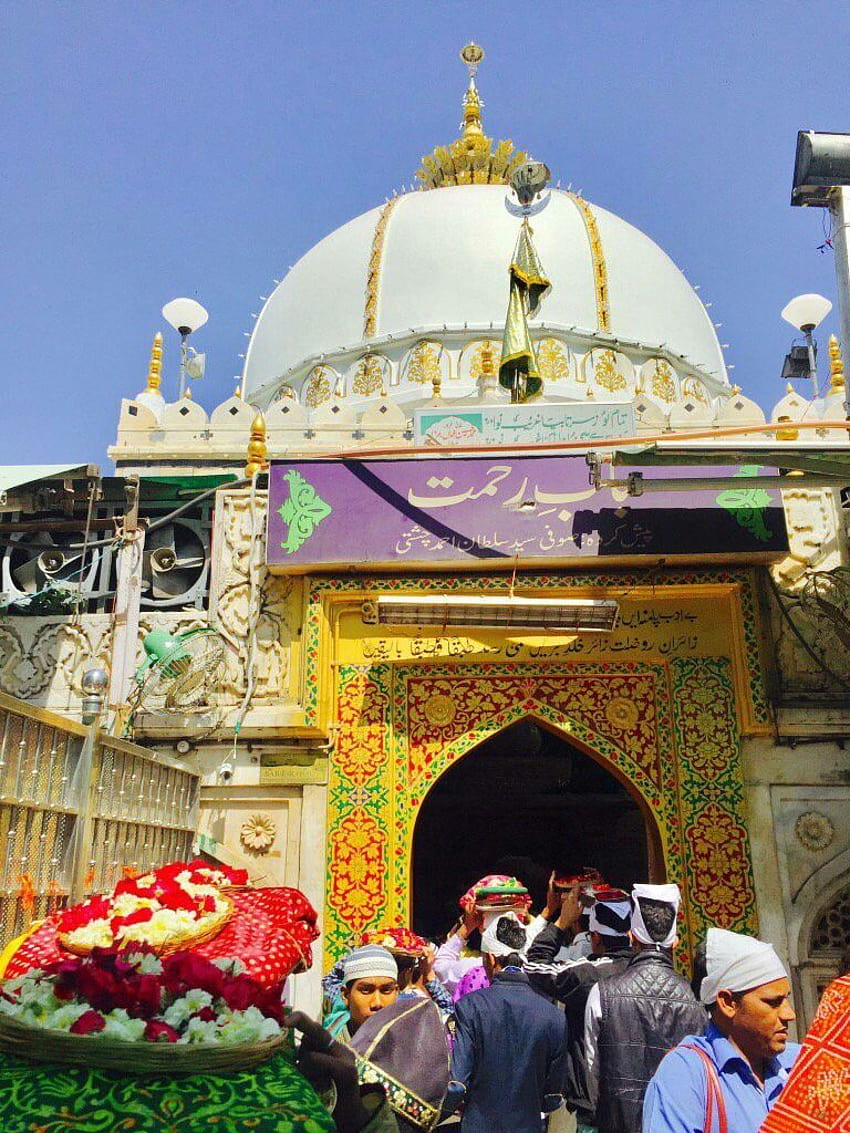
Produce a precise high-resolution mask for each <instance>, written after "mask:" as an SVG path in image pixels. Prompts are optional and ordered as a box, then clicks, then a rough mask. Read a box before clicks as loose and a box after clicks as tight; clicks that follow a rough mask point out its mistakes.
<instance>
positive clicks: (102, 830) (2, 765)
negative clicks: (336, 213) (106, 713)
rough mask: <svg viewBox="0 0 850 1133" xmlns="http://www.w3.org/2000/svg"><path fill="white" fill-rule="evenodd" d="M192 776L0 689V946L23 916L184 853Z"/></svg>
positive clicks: (192, 810)
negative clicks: (6, 693)
mask: <svg viewBox="0 0 850 1133" xmlns="http://www.w3.org/2000/svg"><path fill="white" fill-rule="evenodd" d="M199 794H200V778H199V776H198V775H197V774H196V773H195V772H193V771H191V770H190V769H188V768H186V767H185V766H183V765H182V764H180V763H179V762H178V761H177V760H172V759H169V758H168V757H167V756H164V755H162V754H160V753H159V752H154V751H151V750H150V749H148V748H143V747H139V746H138V745H136V744H132V743H128V742H126V741H125V740H118V739H115V738H114V737H112V736H107V735H105V734H104V733H103V732H101V731H100V730H99V729H98V728H97V727H96V726H94V725H93V726H92V727H89V728H87V727H85V726H84V725H82V724H78V723H76V722H75V721H73V720H68V719H66V718H64V717H62V716H57V715H56V714H55V713H52V712H47V711H45V710H44V709H41V708H33V707H31V706H30V705H28V704H26V703H24V702H23V701H20V700H15V699H14V698H13V697H10V696H6V695H4V694H3V693H0V949H2V948H3V947H5V946H6V944H8V943H9V941H10V940H12V939H14V937H15V936H17V935H18V934H19V933H21V932H23V930H24V929H25V928H26V927H27V925H28V924H29V923H30V922H31V921H32V920H36V919H39V918H41V917H45V916H48V915H50V914H51V913H53V912H55V911H56V910H57V909H59V908H62V907H63V906H65V905H66V904H68V903H69V902H73V901H77V900H82V898H83V897H84V896H86V895H87V894H89V893H97V892H103V891H104V890H107V889H110V888H111V887H112V886H113V885H115V883H116V882H117V881H119V880H120V879H121V877H122V876H125V875H130V876H132V875H133V874H136V873H145V872H146V871H147V870H149V869H152V868H154V867H156V866H158V865H162V864H163V863H165V862H167V861H174V860H179V859H180V858H184V857H186V856H187V855H189V854H190V853H191V849H192V842H193V840H194V838H195V834H196V828H197V815H198V800H199Z"/></svg>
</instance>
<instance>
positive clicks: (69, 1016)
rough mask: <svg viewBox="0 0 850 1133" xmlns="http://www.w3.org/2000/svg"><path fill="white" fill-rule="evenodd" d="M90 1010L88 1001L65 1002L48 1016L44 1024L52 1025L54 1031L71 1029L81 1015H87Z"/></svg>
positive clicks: (46, 1025)
mask: <svg viewBox="0 0 850 1133" xmlns="http://www.w3.org/2000/svg"><path fill="white" fill-rule="evenodd" d="M88 1010H89V1006H88V1004H87V1003H64V1004H63V1005H62V1006H61V1007H59V1008H57V1010H56V1011H54V1012H53V1014H52V1015H48V1016H47V1017H46V1019H45V1021H44V1026H45V1027H50V1029H51V1030H53V1031H70V1029H71V1027H72V1026H73V1025H74V1023H76V1021H77V1020H78V1019H79V1017H80V1016H81V1015H85V1013H86V1012H87V1011H88Z"/></svg>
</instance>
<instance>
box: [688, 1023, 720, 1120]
mask: <svg viewBox="0 0 850 1133" xmlns="http://www.w3.org/2000/svg"><path fill="white" fill-rule="evenodd" d="M683 1046H684V1049H685V1050H693V1051H695V1052H696V1053H697V1054H698V1055H699V1056H700V1058H701V1059H702V1064H703V1067H704V1069H705V1126H704V1129H705V1133H711V1127H712V1125H713V1124H714V1114H715V1111H716V1112H717V1133H729V1120H728V1118H727V1116H726V1103H725V1102H724V1100H723V1094H722V1093H721V1090H720V1078H719V1076H718V1073H717V1067H716V1066H715V1065H714V1062H713V1061H712V1060H711V1059H710V1058H709V1056H708V1055H707V1054H706V1052H705V1051H704V1050H703V1049H702V1047H699V1046H694V1045H693V1044H692V1043H683Z"/></svg>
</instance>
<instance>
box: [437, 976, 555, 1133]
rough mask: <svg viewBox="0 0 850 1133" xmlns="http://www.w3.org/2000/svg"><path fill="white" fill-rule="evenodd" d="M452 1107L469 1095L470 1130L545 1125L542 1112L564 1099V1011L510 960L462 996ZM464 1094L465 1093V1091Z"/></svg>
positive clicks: (506, 1131)
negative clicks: (490, 978) (485, 982)
mask: <svg viewBox="0 0 850 1133" xmlns="http://www.w3.org/2000/svg"><path fill="white" fill-rule="evenodd" d="M455 1023H456V1026H457V1031H456V1035H455V1046H454V1052H453V1054H452V1071H451V1076H452V1079H453V1081H452V1083H451V1086H450V1088H449V1102H448V1105H447V1107H446V1108H447V1109H448V1110H451V1109H452V1108H456V1106H457V1103H458V1102H459V1101H460V1100H461V1097H462V1099H463V1101H464V1102H465V1107H464V1111H463V1119H462V1121H461V1130H462V1133H540V1112H541V1110H543V1109H547V1110H548V1109H554V1108H556V1107H557V1106H558V1105H559V1104H560V1101H561V1097H560V1095H561V1091H562V1089H563V1084H564V1072H565V1069H566V1040H567V1027H566V1019H565V1018H564V1013H563V1012H562V1011H561V1010H560V1009H559V1008H557V1007H555V1006H554V1004H552V1003H550V1002H549V1001H548V1000H546V999H544V998H543V996H542V995H538V994H537V992H536V991H534V989H533V988H532V987H531V985H530V984H529V982H528V976H526V974H525V973H524V972H521V971H519V970H518V969H516V968H508V969H506V970H505V971H502V972H499V973H497V974H496V975H495V976H494V977H493V983H492V984H491V986H490V987H486V988H482V989H481V990H480V991H473V992H471V993H470V994H469V995H466V996H464V998H463V999H460V1000H458V1002H457V1003H456V1004H455ZM459 1095H460V1096H459Z"/></svg>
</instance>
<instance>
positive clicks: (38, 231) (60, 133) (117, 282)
mask: <svg viewBox="0 0 850 1133" xmlns="http://www.w3.org/2000/svg"><path fill="white" fill-rule="evenodd" d="M848 33H850V6H848V4H847V3H846V0H835V2H833V3H827V2H820V3H819V2H817V0H813V2H809V3H806V4H803V3H799V2H794V3H790V2H786V0H763V2H755V0H749V2H747V0H743V2H742V0H739V2H737V3H732V2H725V0H722V2H721V0H715V2H703V3H692V2H687V3H686V2H685V0H682V2H680V3H668V2H660V0H655V2H653V0H644V2H641V3H638V2H637V0H630V2H622V0H609V2H607V3H602V2H595V3H594V2H585V3H577V2H572V0H562V2H560V3H549V2H546V0H541V2H539V3H537V4H532V5H522V4H519V3H515V2H514V3H504V2H502V0H490V2H488V3H466V2H460V0H457V2H454V3H427V2H423V0H420V2H419V3H416V4H408V3H403V2H397V3H394V4H390V3H367V2H364V0H360V2H358V3H355V2H351V3H334V4H332V3H321V2H319V3H311V4H305V3H298V4H293V3H290V2H288V0H281V2H277V3H272V2H264V3H260V2H257V0H207V2H204V3H196V2H182V0H170V2H168V3H166V2H164V0H148V2H146V3H138V2H135V3H130V2H126V0H125V2H119V0H113V2H111V3H100V2H97V3H95V2H90V0H77V2H76V3H59V2H58V0H57V2H55V3H50V4H46V3H42V2H40V0H6V3H5V4H3V5H2V6H0V39H2V42H3V44H4V50H3V67H2V70H0V122H2V126H0V169H2V170H3V175H2V177H0V248H2V264H3V270H2V275H0V375H2V377H0V381H2V389H3V409H2V414H1V415H0V463H3V464H7V463H8V464H13V463H30V462H54V461H59V460H62V459H65V458H67V459H68V460H72V461H78V460H79V461H92V462H95V463H101V464H102V465H104V467H106V466H107V461H106V456H105V449H106V446H107V445H108V444H110V443H111V442H112V440H113V439H114V435H115V426H116V422H117V414H118V408H119V403H120V399H121V397H122V396H132V395H133V394H135V393H137V392H138V391H139V390H140V389H141V388H143V386H144V378H145V374H146V372H147V358H148V354H149V349H150V342H151V339H152V337H153V334H154V333H155V332H156V331H157V330H158V329H163V330H164V331H166V332H168V334H167V337H166V347H167V349H166V357H165V365H166V384H167V388H166V390H165V392H166V395H167V396H169V397H171V398H173V397H174V396H176V380H175V376H174V375H175V372H176V364H177V350H176V342H175V341H174V339H175V337H176V336H174V335H173V332H170V331H168V328H167V327H164V326H163V322H162V319H161V317H160V314H159V312H160V308H161V307H162V304H163V303H164V302H165V301H167V300H168V299H171V298H173V297H174V296H175V295H183V294H185V295H190V296H194V297H196V298H198V299H199V300H200V301H201V302H203V303H204V305H205V306H206V307H208V309H209V311H210V321H209V323H208V324H207V326H206V327H205V328H204V329H203V331H201V332H199V333H198V335H197V336H196V338H197V341H196V343H195V345H196V346H197V347H198V349H201V350H205V351H206V353H207V377H206V378H205V379H204V381H203V382H202V383H197V384H196V386H195V387H194V392H195V395H196V397H197V399H198V400H199V401H201V402H202V403H203V404H204V405H205V406H206V408H207V409H208V410H210V409H212V408H213V407H214V406H215V405H216V404H218V403H219V402H220V401H222V400H223V399H224V398H225V397H226V396H228V395H229V394H230V393H231V392H232V390H233V388H234V384H235V383H234V380H233V376H234V375H236V374H238V372H239V370H240V367H241V362H240V359H239V358H238V354H239V353H241V352H243V351H244V349H245V343H246V341H247V340H246V339H245V338H244V337H243V331H245V330H248V329H250V327H251V325H252V320H251V312H252V311H258V310H259V307H258V303H259V299H258V296H259V295H260V294H263V295H268V294H269V290H270V288H271V287H272V286H273V284H272V283H271V280H272V278H273V277H277V278H280V277H281V276H282V275H283V274H284V273H285V272H286V270H287V267H288V266H289V265H290V264H292V263H294V262H295V261H296V260H297V259H298V258H299V256H301V255H302V254H303V253H304V252H305V251H306V250H307V249H308V248H309V247H310V246H311V245H312V244H314V243H315V242H316V241H317V240H319V239H321V237H322V236H324V235H326V234H327V233H328V232H330V231H331V230H332V229H334V228H336V227H337V226H339V225H340V224H342V223H344V222H345V221H347V220H349V219H350V218H351V217H353V216H355V215H357V214H358V213H360V212H363V211H365V210H366V209H368V208H370V207H372V206H374V205H375V204H377V203H380V202H381V201H383V199H384V198H385V197H386V196H387V195H389V194H390V193H391V192H392V190H393V189H394V188H398V187H400V186H401V185H402V184H404V183H409V182H410V181H411V180H412V179H413V174H414V171H415V170H416V168H417V166H418V164H419V158H420V156H421V155H422V154H423V153H425V152H427V151H429V150H430V149H431V148H432V147H433V146H434V145H436V144H438V143H439V144H442V143H445V142H448V141H449V140H451V139H452V138H453V137H454V136H455V135H456V127H457V123H458V121H459V119H460V98H461V95H462V92H463V87H464V72H463V68H462V65H461V64H460V62H459V61H458V51H459V49H460V47H461V46H462V45H463V43H465V42H466V41H467V40H468V39H470V38H474V39H476V40H477V41H478V42H480V43H481V44H482V45H483V46H484V48H485V50H486V52H487V58H486V61H485V63H484V65H483V67H482V69H481V72H480V73H479V88H480V90H481V93H482V96H483V97H484V99H485V102H486V109H485V127H486V128H487V131H488V132H489V133H491V134H493V135H496V136H499V137H510V138H512V139H513V140H514V142H515V143H516V144H517V145H519V146H521V147H523V148H526V149H528V150H530V151H531V152H532V153H533V154H534V155H535V156H536V157H538V158H541V159H542V160H545V161H546V162H547V164H548V165H549V166H550V167H551V169H552V171H553V175H554V177H555V178H556V179H557V178H560V179H562V180H563V181H564V183H566V182H570V181H571V182H572V183H573V185H574V186H575V187H577V188H581V189H582V191H583V193H584V195H585V196H586V197H587V198H588V199H589V200H591V201H594V202H596V203H598V204H600V205H602V206H604V207H605V208H608V209H610V210H611V211H613V212H615V213H617V214H619V215H620V216H622V217H624V218H625V219H626V220H628V221H630V222H631V223H633V224H635V225H637V226H638V227H639V228H641V229H643V230H644V231H645V232H647V233H648V234H649V235H650V236H651V237H652V238H653V239H655V240H656V241H657V242H658V243H659V244H661V246H662V247H663V248H664V249H665V250H666V251H667V252H668V253H669V254H670V255H671V256H672V257H673V259H674V260H675V261H676V262H677V263H678V264H679V266H680V267H681V268H682V269H683V270H684V271H685V273H686V275H687V276H688V278H689V279H690V280H691V282H693V283H698V284H700V285H701V288H702V292H701V293H702V296H703V298H704V299H707V300H708V301H710V302H711V303H712V308H711V313H712V315H713V317H714V318H715V319H716V320H717V321H718V322H721V323H722V324H723V326H722V329H721V330H720V332H719V334H720V339H721V341H723V342H728V343H729V344H730V349H729V350H728V351H727V359H728V361H729V362H731V363H733V364H734V366H735V369H734V370H733V371H732V373H731V377H732V379H733V380H734V381H736V382H738V383H739V384H740V385H741V386H742V387H743V389H744V392H745V393H747V394H749V395H750V396H752V397H754V398H755V399H756V400H757V401H759V402H760V403H761V404H762V405H764V406H765V407H766V408H768V409H769V408H770V406H771V405H772V404H773V403H774V402H775V401H776V400H778V398H779V397H780V396H781V393H782V384H781V382H780V381H779V378H778V373H779V369H780V367H781V363H782V358H783V356H784V354H785V351H786V350H787V348H788V344H789V340H790V337H791V333H792V332H791V329H790V328H789V327H787V325H786V324H785V323H783V322H782V321H781V319H780V317H779V311H780V310H781V308H782V307H783V306H784V304H785V303H786V301H787V300H788V299H789V298H790V297H791V296H792V295H795V294H797V293H799V292H802V291H810V290H812V291H820V292H822V293H823V294H825V295H827V296H828V297H829V298H831V299H833V300H834V291H835V279H834V268H833V261H832V255H831V253H830V252H827V253H826V254H823V253H821V252H819V251H818V250H817V246H818V245H819V244H821V243H822V242H823V234H822V228H821V222H822V217H823V214H822V213H821V212H820V211H815V210H811V211H807V210H803V209H792V208H790V207H789V203H788V202H789V195H790V184H791V174H792V168H793V159H794V147H795V139H796V132H797V130H798V129H801V128H813V129H821V130H838V131H842V130H844V131H850V83H848V80H847V43H848ZM835 326H836V320H835V316H834V314H833V315H831V316H830V318H829V319H828V320H827V322H826V323H825V324H824V326H823V328H822V330H823V332H824V343H823V345H824V347H825V334H826V333H828V332H829V331H831V330H834V329H835ZM825 353H826V352H825V349H824V350H823V351H822V358H823V363H824V364H823V365H822V372H824V371H825V369H826V367H825V361H826V358H825Z"/></svg>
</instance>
